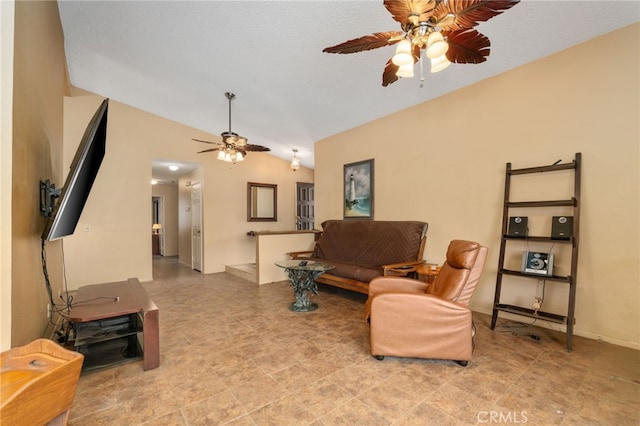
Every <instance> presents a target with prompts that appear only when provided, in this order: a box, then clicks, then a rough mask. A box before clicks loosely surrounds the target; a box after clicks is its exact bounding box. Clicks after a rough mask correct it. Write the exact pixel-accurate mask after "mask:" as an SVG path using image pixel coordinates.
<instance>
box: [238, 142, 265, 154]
mask: <svg viewBox="0 0 640 426" xmlns="http://www.w3.org/2000/svg"><path fill="white" fill-rule="evenodd" d="M240 149H242V150H245V151H256V152H266V151H271V149H270V148H267V147H266V146H262V145H254V144H250V143H248V144H246V145H243V146H242V148H236V150H238V151H239V150H240Z"/></svg>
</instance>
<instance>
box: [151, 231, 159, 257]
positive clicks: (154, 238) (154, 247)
mask: <svg viewBox="0 0 640 426" xmlns="http://www.w3.org/2000/svg"><path fill="white" fill-rule="evenodd" d="M151 253H152V254H153V255H159V254H160V234H151Z"/></svg>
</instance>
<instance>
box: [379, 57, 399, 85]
mask: <svg viewBox="0 0 640 426" xmlns="http://www.w3.org/2000/svg"><path fill="white" fill-rule="evenodd" d="M397 72H398V66H397V65H396V64H394V63H393V62H391V58H389V60H388V61H387V64H386V65H385V66H384V71H383V72H382V85H383V86H384V87H387V86H388V85H390V84H391V83H395V82H396V81H398V78H399V77H398V76H397V75H396V73H397Z"/></svg>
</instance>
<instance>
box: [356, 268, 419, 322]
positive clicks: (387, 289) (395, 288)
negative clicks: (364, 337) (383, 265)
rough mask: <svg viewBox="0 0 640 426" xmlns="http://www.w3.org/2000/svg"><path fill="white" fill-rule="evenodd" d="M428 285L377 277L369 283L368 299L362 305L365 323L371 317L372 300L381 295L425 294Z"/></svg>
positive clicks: (409, 279)
mask: <svg viewBox="0 0 640 426" xmlns="http://www.w3.org/2000/svg"><path fill="white" fill-rule="evenodd" d="M428 286H429V284H427V283H425V282H422V281H417V280H413V279H411V278H405V277H379V278H374V279H372V280H371V282H370V283H369V297H368V298H367V301H366V302H365V305H364V319H365V321H366V320H368V319H369V317H370V316H371V303H372V301H373V298H374V297H376V296H377V295H380V294H383V293H409V294H425V292H426V290H427V287H428Z"/></svg>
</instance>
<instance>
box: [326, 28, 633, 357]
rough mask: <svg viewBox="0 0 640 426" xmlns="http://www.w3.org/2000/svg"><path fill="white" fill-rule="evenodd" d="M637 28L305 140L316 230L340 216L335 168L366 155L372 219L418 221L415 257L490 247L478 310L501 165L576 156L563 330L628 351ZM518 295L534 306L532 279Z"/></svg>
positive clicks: (479, 306)
mask: <svg viewBox="0 0 640 426" xmlns="http://www.w3.org/2000/svg"><path fill="white" fill-rule="evenodd" d="M639 32H640V25H638V24H636V25H633V26H630V27H627V28H624V29H622V30H619V31H616V32H613V33H611V34H608V35H605V36H603V37H600V38H597V39H594V40H592V41H589V42H587V43H584V44H582V45H579V46H577V47H574V48H571V49H569V50H566V51H563V52H560V53H558V54H555V55H553V56H550V57H547V58H544V59H542V60H539V61H536V62H534V63H531V64H528V65H525V66H522V67H519V68H517V69H514V70H512V71H510V72H506V73H504V74H501V75H499V76H497V77H494V78H492V79H489V80H486V81H483V82H480V83H478V84H475V85H472V86H469V87H467V88H464V89H462V90H459V91H457V92H454V93H451V94H449V95H446V96H442V97H440V98H438V99H435V100H433V101H430V102H427V103H424V104H421V105H418V106H416V107H413V108H410V109H407V110H404V111H401V112H398V113H396V114H394V115H391V116H389V117H386V118H383V119H380V120H377V121H374V122H371V123H368V124H366V125H364V126H361V127H358V128H355V129H352V130H350V131H347V132H344V133H342V134H339V135H336V136H334V137H330V138H327V139H325V140H322V141H319V142H317V143H316V150H315V161H316V169H315V175H316V215H317V221H318V223H320V221H321V220H325V219H330V218H341V217H342V198H343V196H342V167H343V164H345V163H351V162H355V161H359V160H365V159H368V158H374V159H375V216H376V217H375V218H376V219H381V220H382V219H417V220H424V221H426V222H429V231H428V241H427V246H426V251H425V252H426V255H425V257H426V259H427V260H428V261H433V262H442V261H443V256H444V253H445V250H446V247H447V244H448V242H449V241H450V240H451V239H454V238H465V239H471V240H476V241H479V242H481V243H483V244H485V245H487V246H489V248H490V253H489V258H488V261H487V267H486V269H485V273H484V275H483V278H482V281H481V283H480V286H479V288H478V291H477V292H476V294H475V296H474V298H473V301H472V306H473V308H474V309H476V310H478V311H481V312H486V313H489V312H491V309H492V304H493V294H494V289H495V279H496V270H497V259H498V251H499V245H500V229H501V219H502V199H503V194H504V192H503V191H504V171H505V163H507V162H512V163H513V165H514V167H518V168H520V167H528V166H536V165H545V164H552V163H554V162H555V161H556V160H558V159H563V161H565V162H567V161H571V160H572V158H573V156H574V154H575V153H576V152H582V154H583V161H584V167H583V179H582V215H581V219H582V221H581V235H580V237H581V246H580V260H579V271H578V291H577V311H576V317H577V320H576V326H575V327H576V333H577V334H581V335H584V336H587V337H592V338H598V337H602V338H603V339H604V340H607V341H611V342H613V343H617V344H622V345H626V346H631V347H636V348H640V328H639V327H638V324H640V291H639V286H638V283H639V282H640V270H639V268H640V266H639V260H640V251H639V236H640V227H639V220H640V219H639V218H640V212H639V211H638V208H639V205H640V202H639V194H640V187H639V181H640V178H639V170H640V164H639V162H640V154H639V149H638V146H639V142H640V134H639V125H638V123H639V117H640V109H639V105H638V104H639V93H640V87H639V83H638V80H639V78H638V76H639V75H640V70H639V52H640V46H639V40H640V34H639ZM596 53H597V54H596ZM453 66H456V65H453ZM460 66H471V65H460ZM444 72H446V71H444ZM387 90H393V88H388V89H387ZM416 90H419V89H418V88H416ZM363 102H364V101H363ZM398 140H402V141H403V143H402V149H399V147H398V145H397V144H391V141H398ZM546 188H548V189H549V191H550V192H549V194H548V195H550V196H551V195H553V194H554V192H556V189H554V188H553V184H552V183H551V182H549V183H548V186H546V187H545V189H546ZM565 189H566V183H562V184H561V188H558V189H557V191H563V190H565ZM552 199H553V198H552ZM549 215H551V213H549ZM551 287H552V286H551V285H550V284H548V285H547V288H548V289H550V288H551ZM518 288H519V290H518V293H520V295H518V294H516V295H514V297H516V298H520V299H522V300H524V301H526V303H527V304H528V303H529V302H528V301H529V300H530V301H533V297H534V295H535V290H536V284H535V282H534V283H533V284H528V285H521V286H519V287H518ZM549 291H551V290H549ZM561 291H562V290H559V292H561ZM564 291H566V289H564ZM556 293H557V292H556ZM545 301H546V302H545V303H550V304H554V303H556V301H553V298H552V297H551V296H549V295H547V297H546V298H545ZM565 309H566V307H565Z"/></svg>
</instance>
